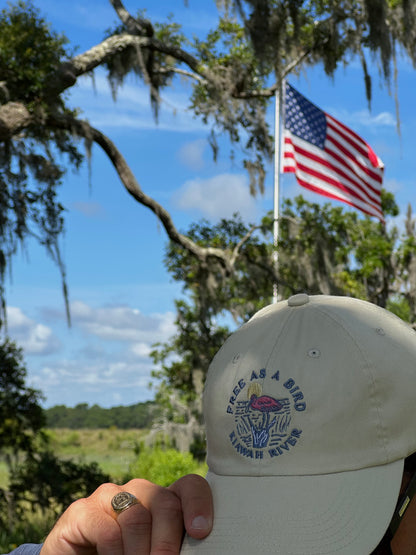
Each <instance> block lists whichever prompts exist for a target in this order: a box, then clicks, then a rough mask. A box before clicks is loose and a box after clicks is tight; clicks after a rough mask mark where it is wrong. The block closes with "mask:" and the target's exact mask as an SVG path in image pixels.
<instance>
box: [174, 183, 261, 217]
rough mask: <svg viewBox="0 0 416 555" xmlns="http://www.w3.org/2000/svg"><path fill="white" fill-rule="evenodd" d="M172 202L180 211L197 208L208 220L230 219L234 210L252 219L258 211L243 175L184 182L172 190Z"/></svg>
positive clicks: (191, 210)
mask: <svg viewBox="0 0 416 555" xmlns="http://www.w3.org/2000/svg"><path fill="white" fill-rule="evenodd" d="M173 202H174V204H175V206H176V207H177V208H178V209H180V210H185V211H190V212H193V213H195V211H197V212H199V213H200V214H202V215H203V216H206V217H207V218H209V219H211V220H219V219H221V218H230V217H232V215H233V214H234V213H235V212H239V213H240V215H241V216H242V218H243V219H244V220H254V219H255V218H256V216H257V213H258V205H257V202H256V199H254V198H253V197H252V196H251V195H250V190H249V186H248V181H247V177H246V176H245V175H234V174H227V173H224V174H221V175H217V176H215V177H211V178H208V179H193V180H191V181H187V182H186V183H184V185H183V186H182V187H181V188H180V189H179V190H178V191H177V192H176V193H175V196H174V198H173Z"/></svg>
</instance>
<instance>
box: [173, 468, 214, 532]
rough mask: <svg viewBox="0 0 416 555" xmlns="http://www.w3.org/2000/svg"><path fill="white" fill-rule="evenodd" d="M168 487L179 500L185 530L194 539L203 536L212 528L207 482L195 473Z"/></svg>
mask: <svg viewBox="0 0 416 555" xmlns="http://www.w3.org/2000/svg"><path fill="white" fill-rule="evenodd" d="M169 489H170V490H171V491H173V492H174V493H175V494H176V495H177V496H178V497H179V499H180V500H181V505H182V512H183V519H184V523H185V528H186V531H187V532H188V534H189V535H190V536H192V537H193V538H195V539H202V538H205V537H206V536H207V535H208V534H209V533H210V532H211V530H212V522H213V515H214V510H213V502H212V493H211V488H210V487H209V484H208V482H207V481H206V480H205V479H204V478H202V476H198V475H197V474H188V475H187V476H184V477H182V478H180V479H179V480H177V481H176V482H175V483H173V484H172V485H171V486H169Z"/></svg>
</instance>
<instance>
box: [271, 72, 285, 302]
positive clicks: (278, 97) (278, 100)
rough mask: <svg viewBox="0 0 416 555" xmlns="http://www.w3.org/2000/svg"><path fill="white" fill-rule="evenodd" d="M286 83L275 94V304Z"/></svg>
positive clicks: (275, 300)
mask: <svg viewBox="0 0 416 555" xmlns="http://www.w3.org/2000/svg"><path fill="white" fill-rule="evenodd" d="M283 88H284V82H283V83H281V84H280V86H279V87H278V88H277V89H276V92H275V116H274V201H273V204H274V210H273V267H274V272H275V276H276V279H275V281H274V283H273V303H277V300H278V283H277V272H278V269H279V251H278V243H279V205H280V169H281V160H280V158H281V139H280V127H281V115H282V104H283V103H282V89H283Z"/></svg>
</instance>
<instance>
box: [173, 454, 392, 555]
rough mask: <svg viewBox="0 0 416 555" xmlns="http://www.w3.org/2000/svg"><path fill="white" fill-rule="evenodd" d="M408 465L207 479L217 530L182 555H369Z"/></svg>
mask: <svg viewBox="0 0 416 555" xmlns="http://www.w3.org/2000/svg"><path fill="white" fill-rule="evenodd" d="M402 474H403V460H399V461H396V462H394V463H391V464H387V465H383V466H377V467H373V468H366V469H363V470H358V471H353V472H340V473H336V474H326V475H315V476H262V477H261V478H260V477H257V478H256V477H245V476H219V475H216V474H214V473H212V472H209V473H208V475H207V480H208V481H209V483H210V485H211V489H212V492H213V497H214V527H213V530H212V532H211V534H210V535H209V536H208V537H207V538H206V539H204V540H193V539H192V538H189V537H186V538H185V541H184V545H183V548H182V553H186V554H198V553H209V554H211V555H222V554H224V555H227V554H237V553H238V554H239V555H245V554H246V555H253V554H255V553H269V554H272V553H281V554H283V555H318V554H319V555H325V554H327V555H329V554H332V555H334V554H336V555H368V554H369V553H371V552H372V551H373V549H374V548H375V547H376V546H377V545H378V543H379V542H380V540H381V538H382V537H383V535H384V533H385V531H386V529H387V527H388V525H389V523H390V520H391V518H392V516H393V512H394V509H395V506H396V502H397V498H398V495H399V490H400V484H401V479H402Z"/></svg>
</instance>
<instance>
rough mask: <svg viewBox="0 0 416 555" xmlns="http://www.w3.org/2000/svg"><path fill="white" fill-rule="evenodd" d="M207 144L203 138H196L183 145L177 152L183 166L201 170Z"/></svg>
mask: <svg viewBox="0 0 416 555" xmlns="http://www.w3.org/2000/svg"><path fill="white" fill-rule="evenodd" d="M206 146H207V141H206V140H205V139H197V140H196V141H192V142H190V143H186V144H185V145H183V146H182V147H181V148H180V150H179V152H178V158H179V160H180V161H181V163H182V164H183V165H184V166H187V167H188V168H190V169H191V170H201V169H202V168H203V167H204V164H205V163H204V158H203V155H204V150H205V148H206Z"/></svg>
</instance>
